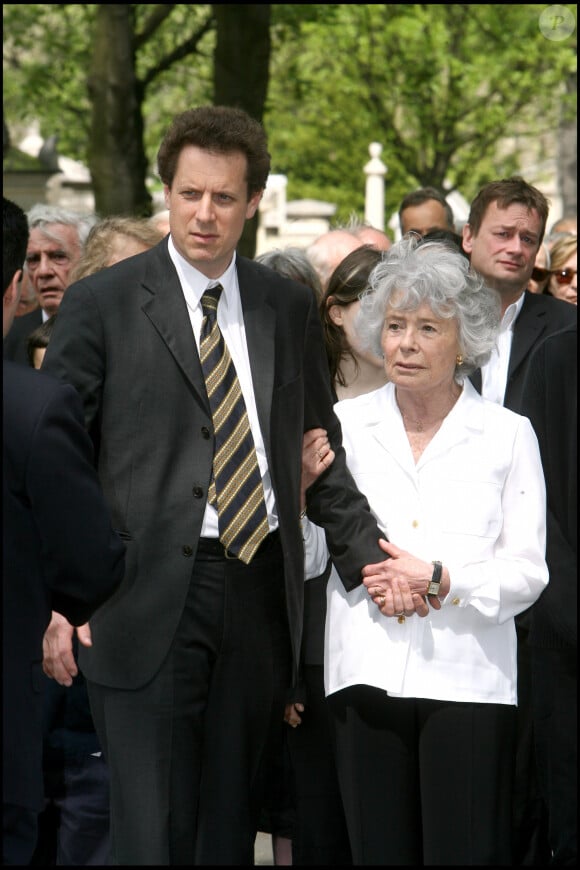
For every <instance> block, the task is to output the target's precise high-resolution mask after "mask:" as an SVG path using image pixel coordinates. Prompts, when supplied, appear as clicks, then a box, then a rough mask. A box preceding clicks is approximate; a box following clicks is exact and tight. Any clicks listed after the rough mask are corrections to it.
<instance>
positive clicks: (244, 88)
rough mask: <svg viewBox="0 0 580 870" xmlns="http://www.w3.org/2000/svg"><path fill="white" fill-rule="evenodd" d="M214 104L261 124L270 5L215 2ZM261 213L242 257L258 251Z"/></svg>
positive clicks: (245, 238) (247, 232) (249, 226)
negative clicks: (231, 108) (233, 108)
mask: <svg viewBox="0 0 580 870" xmlns="http://www.w3.org/2000/svg"><path fill="white" fill-rule="evenodd" d="M213 12H214V15H215V20H216V24H217V39H216V47H215V52H214V104H215V105H216V106H238V107H239V108H241V109H245V110H246V112H248V114H250V115H251V116H252V117H253V118H256V120H257V121H262V118H263V115H264V105H265V102H266V95H267V93H268V82H269V76H270V14H271V9H270V4H269V3H257V4H240V5H238V6H235V5H233V4H229V3H225V4H221V3H216V4H214V5H213ZM257 230H258V214H257V213H256V215H255V217H254V218H253V219H252V220H251V221H246V225H245V228H244V233H243V235H242V238H241V239H240V243H239V245H238V251H239V253H240V254H242V255H244V256H246V257H253V256H254V254H255V252H256V235H257Z"/></svg>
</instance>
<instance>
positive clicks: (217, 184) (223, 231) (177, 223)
mask: <svg viewBox="0 0 580 870" xmlns="http://www.w3.org/2000/svg"><path fill="white" fill-rule="evenodd" d="M246 168H247V164H246V157H245V155H244V154H242V153H241V152H240V153H238V152H235V153H233V154H215V153H213V152H210V151H204V150H203V149H201V148H197V147H196V146H193V145H187V146H186V147H185V148H184V149H183V150H182V152H181V154H180V156H179V160H178V163H177V169H176V172H175V177H174V179H173V184H172V185H171V188H169V187H167V185H166V186H165V188H164V189H165V204H166V206H167V208H168V209H169V211H170V217H169V224H170V228H171V238H172V239H173V243H174V245H175V247H176V248H177V250H178V251H179V253H180V254H181V255H182V257H184V258H185V259H186V260H187V261H188V262H189V263H191V265H192V266H194V267H195V268H196V269H199V271H200V272H202V273H203V274H204V275H206V276H207V277H208V278H218V277H219V276H220V275H222V274H223V273H224V271H225V270H226V269H227V267H228V266H229V264H230V263H231V260H232V257H233V254H234V251H235V249H236V246H237V244H238V242H239V240H240V236H241V235H242V231H243V229H244V224H245V222H246V220H248V219H249V218H251V217H253V216H254V214H255V213H256V209H257V208H258V203H259V202H260V199H261V196H262V194H261V193H257V194H254V196H252V198H251V199H250V200H248V199H247V189H248V187H247V183H246Z"/></svg>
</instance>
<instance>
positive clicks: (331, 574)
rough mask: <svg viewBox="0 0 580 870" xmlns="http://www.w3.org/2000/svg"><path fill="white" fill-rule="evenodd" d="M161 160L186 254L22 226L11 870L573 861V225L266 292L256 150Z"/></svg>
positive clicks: (48, 214) (266, 164)
mask: <svg viewBox="0 0 580 870" xmlns="http://www.w3.org/2000/svg"><path fill="white" fill-rule="evenodd" d="M157 162H158V170H159V175H160V177H161V179H162V182H163V185H164V195H165V205H166V207H167V211H166V213H164V214H163V215H161V218H162V219H163V221H166V223H165V224H163V225H162V224H160V225H156V224H155V223H154V221H153V220H149V219H135V218H128V217H120V216H119V217H117V216H111V217H107V218H102V219H98V218H97V217H96V216H94V215H90V216H87V215H80V214H75V213H73V212H70V211H68V210H64V209H61V208H58V207H54V206H47V205H42V204H39V205H36V206H34V207H33V208H32V209H30V211H29V212H28V214H27V215H25V214H24V213H23V212H22V210H21V209H20V208H19V207H18V206H17V205H15V204H14V203H11V202H9V201H8V200H6V199H4V393H5V399H4V436H5V438H4V441H5V448H4V495H5V521H4V539H5V546H4V556H3V560H4V562H3V584H4V602H5V607H4V629H5V630H4V636H5V640H4V698H3V702H4V703H3V708H4V713H3V715H4V728H3V731H4V743H3V753H4V771H3V777H4V798H3V830H4V847H3V848H4V863H5V864H8V865H11V864H34V865H36V866H47V865H70V866H72V865H73V864H74V865H75V866H89V865H94V866H103V865H104V864H109V863H111V864H127V865H131V864H133V865H139V864H143V865H149V864H160V865H167V864H189V865H195V864H231V865H244V864H249V865H251V864H253V863H254V844H255V838H256V833H257V832H258V831H260V830H261V831H267V832H268V833H269V834H271V836H272V844H273V863H275V864H279V865H289V864H297V865H301V866H330V865H333V866H336V865H339V866H349V865H372V864H385V865H389V864H398V865H427V864H435V865H448V864H459V863H462V864H465V865H478V864H479V865H482V864H487V865H490V866H495V865H509V864H512V865H516V866H527V865H540V864H542V865H544V864H553V865H564V866H569V865H571V864H575V863H576V828H577V822H576V808H577V797H576V760H577V749H576V710H577V700H576V596H577V592H576V573H577V556H576V534H577V532H576V526H577V523H576V515H577V508H576V495H577V490H576V435H577V418H576V413H577V412H576V394H575V386H576V380H575V372H576V310H577V309H576V304H577V295H576V253H577V250H576V246H577V236H576V229H575V222H571V221H570V220H567V221H566V222H557V223H555V224H554V225H553V226H552V227H551V228H550V231H549V233H547V232H546V230H547V225H548V217H549V202H548V200H547V199H546V198H545V197H544V196H543V194H542V193H541V192H540V191H539V190H537V189H536V188H535V187H533V186H532V185H530V184H528V183H527V182H526V181H525V180H524V179H522V178H520V177H517V176H514V177H511V178H507V179H500V180H497V181H493V182H491V183H489V184H486V185H484V186H483V187H482V188H481V190H480V191H479V192H478V194H477V195H476V196H475V197H474V199H473V202H472V203H471V208H470V213H469V216H468V219H467V222H466V223H465V226H463V227H462V229H461V231H460V232H458V231H457V229H456V226H455V222H454V217H453V212H452V210H451V208H450V207H449V204H448V203H447V201H446V199H445V196H444V195H443V193H442V192H440V191H438V190H437V189H435V188H430V187H429V188H422V189H419V190H415V191H411V192H409V194H408V195H407V196H406V197H405V198H404V199H403V201H402V202H401V205H400V208H399V220H400V225H401V233H402V239H401V241H400V242H397V243H393V242H391V240H390V239H389V237H388V235H387V234H386V233H384V232H383V231H382V230H380V229H377V228H375V227H372V226H369V225H367V224H366V223H364V222H362V221H359V220H357V219H356V218H354V217H353V218H352V219H351V220H350V221H349V222H348V223H347V224H344V225H341V226H337V227H333V228H332V229H330V230H329V231H328V232H327V233H325V234H324V235H323V236H321V237H320V238H318V239H317V240H316V241H315V242H313V243H312V244H311V245H310V246H308V247H307V248H305V249H301V248H295V247H292V248H285V249H276V250H273V251H269V252H267V253H265V254H261V255H259V256H256V257H255V258H254V259H253V260H250V259H247V258H245V257H242V256H240V255H239V253H237V251H236V248H237V245H238V242H239V240H240V237H241V234H242V231H243V229H244V225H245V222H246V221H247V220H250V219H252V218H253V217H254V215H255V214H256V211H257V208H258V205H259V202H260V199H261V196H262V194H263V191H264V188H265V185H266V181H267V177H268V174H269V171H270V155H269V153H268V145H267V139H266V135H265V132H264V130H263V128H262V126H261V125H260V124H259V123H257V122H256V121H254V120H253V119H252V118H251V117H250V116H248V115H247V114H246V113H245V112H244V111H242V110H240V109H234V108H226V107H219V106H218V107H201V108H197V109H192V110H188V111H186V112H183V113H181V114H179V115H177V116H176V117H175V118H174V120H173V122H172V123H171V125H170V127H169V129H168V130H167V132H166V135H165V137H164V138H163V141H162V143H161V146H160V148H159V152H158V161H157ZM28 288H31V291H32V292H29V289H28ZM25 291H26V292H25ZM24 292H25V296H24V295H23V293H24ZM21 302H22V305H21V304H20V303H21ZM19 306H20V310H19ZM35 369H36V370H37V371H34V370H35ZM71 386H72V387H73V388H74V389H71ZM53 405H54V407H53ZM65 406H66V407H65ZM73 420H74V423H73ZM45 428H46V432H45V431H44V430H45ZM79 430H80V431H79ZM61 431H62V437H59V435H58V433H59V432H61ZM44 439H46V443H45V440H44ZM33 451H34V455H33ZM36 453H37V454H38V455H36ZM65 463H67V466H66V468H65V467H64V464H65ZM71 478H74V480H71ZM87 537H89V541H88V542H87ZM7 540H8V542H9V545H10V546H9V547H7V546H6V541H7ZM24 551H25V552H24ZM83 556H84V558H83ZM79 562H80V563H81V564H79ZM24 578H26V582H24ZM16 587H22V588H19V589H18V590H16ZM31 590H33V591H31ZM24 594H29V595H30V596H32V598H31V600H34V601H35V602H37V604H35V607H36V610H35V612H34V613H31V604H30V603H25V602H26V599H23V598H22V597H21V596H22V595H24ZM6 602H8V605H9V606H7V604H6ZM7 624H9V627H10V632H9V633H7V630H6V627H7ZM24 626H25V627H26V630H24V628H23V627H24ZM8 662H10V667H9V666H8ZM26 670H28V671H29V672H32V674H33V680H32V681H31V677H30V674H28V675H26ZM25 726H26V730H24V728H25ZM22 733H23V734H24V735H25V736H26V739H27V740H29V741H30V743H31V746H32V747H33V751H32V750H31V752H30V753H23V751H22V742H20V745H19V747H18V749H17V740H19V739H20V740H21V736H22ZM25 756H26V757H25ZM7 758H9V759H10V765H7V764H6V759H7Z"/></svg>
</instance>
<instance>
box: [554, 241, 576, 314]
mask: <svg viewBox="0 0 580 870" xmlns="http://www.w3.org/2000/svg"><path fill="white" fill-rule="evenodd" d="M577 262H578V252H577V251H574V253H573V254H570V256H569V257H568V259H567V260H566V262H565V263H564V264H563V265H562V266H558V267H557V269H556V270H555V271H556V273H557V274H556V275H552V277H551V278H550V293H551V295H552V296H555V297H556V299H563V300H564V302H571V303H572V305H577V304H578V288H577V281H578V275H577V272H576V264H577ZM558 279H559V280H558Z"/></svg>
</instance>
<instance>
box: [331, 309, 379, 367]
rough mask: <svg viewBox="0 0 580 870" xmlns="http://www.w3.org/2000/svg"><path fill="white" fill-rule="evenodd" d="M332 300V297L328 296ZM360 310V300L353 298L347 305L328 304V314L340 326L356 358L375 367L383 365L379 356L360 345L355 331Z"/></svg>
mask: <svg viewBox="0 0 580 870" xmlns="http://www.w3.org/2000/svg"><path fill="white" fill-rule="evenodd" d="M330 300H332V297H330ZM359 311H360V301H359V300H358V299H355V300H354V301H353V302H349V303H348V305H338V304H334V305H329V308H328V316H329V317H330V319H331V320H332V322H333V323H334V324H335V325H336V326H340V328H341V329H342V331H343V332H344V336H345V338H346V342H347V344H348V346H349V348H350V349H351V350H352V352H353V355H354V356H355V357H357V358H358V359H362V360H365V361H366V362H369V363H371V364H372V365H376V367H377V368H379V369H380V368H382V367H383V361H382V359H381V358H380V357H378V356H375V354H373V353H371V352H370V351H369V350H364V349H363V348H361V346H360V339H359V337H358V335H357V331H356V319H357V316H358V313H359Z"/></svg>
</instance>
